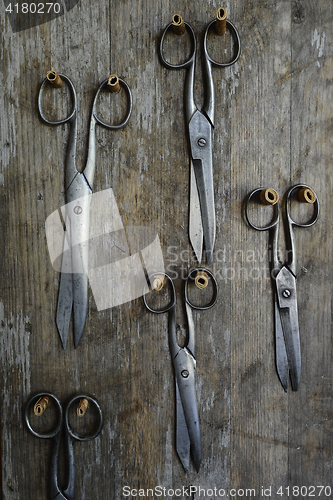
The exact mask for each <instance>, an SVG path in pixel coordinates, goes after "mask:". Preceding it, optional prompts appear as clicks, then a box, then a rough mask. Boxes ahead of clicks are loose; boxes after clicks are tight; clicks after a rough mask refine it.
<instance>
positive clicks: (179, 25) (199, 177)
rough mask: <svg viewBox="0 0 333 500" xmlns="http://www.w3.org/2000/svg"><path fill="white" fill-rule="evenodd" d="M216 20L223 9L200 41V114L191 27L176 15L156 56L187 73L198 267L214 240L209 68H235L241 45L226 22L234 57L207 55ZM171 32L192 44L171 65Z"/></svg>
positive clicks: (191, 224)
mask: <svg viewBox="0 0 333 500" xmlns="http://www.w3.org/2000/svg"><path fill="white" fill-rule="evenodd" d="M219 16H220V17H221V16H222V17H225V18H226V11H225V9H219V10H218V15H217V19H214V20H213V21H211V22H210V23H209V24H208V26H207V27H206V30H205V33H204V37H203V78H204V87H205V94H204V97H205V101H204V105H203V108H202V111H199V109H198V108H197V106H196V104H195V102H194V73H195V63H196V53H197V42H196V37H195V33H194V30H193V28H192V26H191V25H190V24H189V23H187V22H184V21H183V20H182V18H181V16H179V15H178V14H175V15H174V16H173V21H172V22H171V23H169V24H168V25H167V26H166V28H165V29H164V31H163V34H162V37H161V41H160V45H159V52H160V57H161V60H162V63H163V64H164V66H165V67H166V68H168V69H186V70H187V71H186V78H185V84H184V113H185V121H186V127H187V134H188V138H189V145H190V210H189V212H190V213H189V238H190V242H191V245H192V247H193V250H194V253H195V255H196V258H197V260H198V262H199V263H201V261H202V253H203V242H204V245H205V254H206V261H207V264H209V263H210V261H211V258H212V254H213V249H214V243H215V237H216V220H215V202H214V185H213V153H212V148H213V130H214V107H215V90H214V80H213V72H212V67H213V66H218V67H220V68H227V67H229V66H231V65H232V64H234V63H235V62H236V61H237V60H238V58H239V55H240V50H241V44H240V38H239V34H238V31H237V29H236V27H235V26H234V24H233V23H232V22H230V21H228V20H226V19H225V24H226V28H228V29H229V30H230V32H231V34H232V36H233V39H234V43H235V49H234V50H235V55H234V57H233V59H232V60H231V61H230V62H227V63H221V62H218V61H215V60H214V59H213V58H212V57H211V56H210V55H209V53H208V49H207V38H208V33H209V31H210V29H211V27H212V26H213V25H215V24H216V23H217V21H218V18H219ZM171 29H173V31H174V32H175V33H176V34H184V33H185V31H186V30H187V31H188V33H189V35H190V37H191V41H192V53H191V55H190V57H189V59H188V60H187V61H185V62H184V63H180V64H171V63H170V62H168V61H167V60H166V58H165V56H164V53H163V44H164V40H165V37H166V34H167V33H168V32H169V30H171Z"/></svg>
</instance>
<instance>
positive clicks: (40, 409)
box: [34, 396, 50, 417]
mask: <svg viewBox="0 0 333 500" xmlns="http://www.w3.org/2000/svg"><path fill="white" fill-rule="evenodd" d="M49 404H50V398H49V397H48V396H44V397H42V398H39V400H38V401H37V403H36V404H35V406H34V414H35V415H37V417H40V416H41V415H43V413H44V411H45V410H46V408H47V407H48V406H49Z"/></svg>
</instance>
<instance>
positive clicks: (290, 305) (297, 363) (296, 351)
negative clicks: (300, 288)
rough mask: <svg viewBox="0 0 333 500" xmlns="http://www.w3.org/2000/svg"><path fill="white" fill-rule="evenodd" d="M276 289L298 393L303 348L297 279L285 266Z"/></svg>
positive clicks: (292, 375) (288, 356)
mask: <svg viewBox="0 0 333 500" xmlns="http://www.w3.org/2000/svg"><path fill="white" fill-rule="evenodd" d="M276 289H277V302H278V306H279V315H280V320H281V326H282V330H283V337H284V342H285V346H286V353H287V359H288V367H289V372H290V378H291V383H292V388H293V390H294V391H297V389H298V386H299V381H300V377H301V346H300V336H299V326H298V312H297V296H296V278H295V276H294V275H293V273H292V272H291V271H290V270H289V269H288V268H287V267H286V266H283V267H282V269H281V270H280V271H279V272H278V274H277V276H276Z"/></svg>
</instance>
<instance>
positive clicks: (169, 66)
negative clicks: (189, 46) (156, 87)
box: [160, 21, 197, 69]
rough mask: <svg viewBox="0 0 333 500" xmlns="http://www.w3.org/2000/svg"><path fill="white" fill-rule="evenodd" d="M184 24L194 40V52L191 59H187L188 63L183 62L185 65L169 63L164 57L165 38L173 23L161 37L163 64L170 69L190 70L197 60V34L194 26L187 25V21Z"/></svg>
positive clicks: (165, 29)
mask: <svg viewBox="0 0 333 500" xmlns="http://www.w3.org/2000/svg"><path fill="white" fill-rule="evenodd" d="M184 24H185V26H186V27H187V28H188V29H189V32H190V34H191V38H192V42H193V51H192V53H191V55H190V57H189V59H187V61H185V62H183V63H180V64H171V63H169V62H168V61H167V60H166V59H165V57H164V54H163V43H164V38H165V35H166V34H167V32H168V31H169V29H170V27H171V25H172V22H171V23H169V24H168V25H167V26H166V27H165V28H164V31H163V34H162V37H161V41H160V56H161V60H162V63H163V64H164V66H165V67H166V68H168V69H182V68H188V67H189V66H190V65H191V64H192V63H193V61H194V59H195V54H196V51H197V40H196V38H195V33H194V30H193V28H192V26H191V25H190V24H189V23H187V22H186V21H184Z"/></svg>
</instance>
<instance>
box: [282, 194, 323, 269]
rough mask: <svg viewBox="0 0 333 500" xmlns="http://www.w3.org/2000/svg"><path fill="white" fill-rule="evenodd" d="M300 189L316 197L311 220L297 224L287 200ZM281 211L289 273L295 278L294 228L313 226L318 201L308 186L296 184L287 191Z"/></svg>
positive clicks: (317, 213)
mask: <svg viewBox="0 0 333 500" xmlns="http://www.w3.org/2000/svg"><path fill="white" fill-rule="evenodd" d="M302 188H307V189H310V190H311V191H313V193H314V194H315V196H316V200H315V202H314V203H313V209H314V211H313V215H312V217H311V219H310V220H309V221H308V222H305V223H303V222H297V221H295V220H294V219H293V218H292V217H291V215H290V210H289V200H290V198H291V195H292V194H293V193H294V192H295V191H296V190H300V189H302ZM283 211H284V225H285V235H286V246H287V254H288V267H289V269H290V270H291V272H292V273H293V274H294V275H295V276H296V240H295V233H294V227H305V228H306V227H311V226H313V224H315V223H316V222H317V220H318V216H319V200H318V196H317V195H316V193H315V192H314V190H313V189H312V188H310V186H307V185H306V184H296V185H295V186H293V187H291V188H290V189H288V191H287V193H286V195H285V199H284V204H283Z"/></svg>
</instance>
